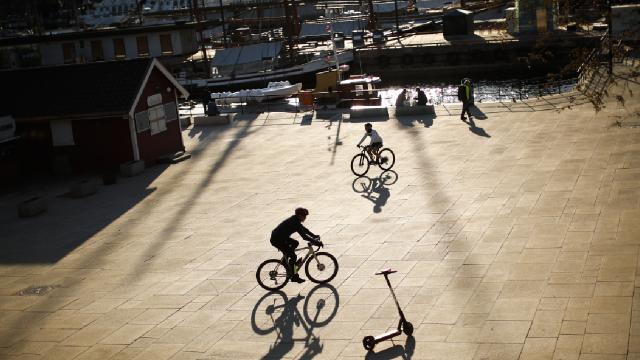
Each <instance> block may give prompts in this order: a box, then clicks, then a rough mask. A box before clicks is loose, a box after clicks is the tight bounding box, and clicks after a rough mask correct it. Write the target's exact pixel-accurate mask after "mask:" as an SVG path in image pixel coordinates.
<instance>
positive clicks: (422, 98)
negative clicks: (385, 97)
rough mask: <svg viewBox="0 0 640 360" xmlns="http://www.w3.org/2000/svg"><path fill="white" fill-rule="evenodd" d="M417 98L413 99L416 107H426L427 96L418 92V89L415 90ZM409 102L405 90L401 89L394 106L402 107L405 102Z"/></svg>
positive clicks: (420, 91) (422, 92)
mask: <svg viewBox="0 0 640 360" xmlns="http://www.w3.org/2000/svg"><path fill="white" fill-rule="evenodd" d="M416 93H417V96H416V97H415V100H416V105H418V106H424V105H427V101H428V100H427V94H425V93H424V91H422V90H420V88H416ZM407 100H409V99H407V89H402V91H401V92H400V95H398V97H397V98H396V106H404V105H405V102H406V101H407Z"/></svg>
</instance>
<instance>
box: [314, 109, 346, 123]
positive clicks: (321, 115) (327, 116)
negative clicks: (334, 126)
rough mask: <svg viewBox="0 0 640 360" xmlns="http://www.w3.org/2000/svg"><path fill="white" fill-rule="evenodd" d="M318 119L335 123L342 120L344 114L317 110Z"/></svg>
mask: <svg viewBox="0 0 640 360" xmlns="http://www.w3.org/2000/svg"><path fill="white" fill-rule="evenodd" d="M315 114H316V119H318V120H329V121H334V120H337V119H340V118H341V117H342V115H343V114H344V112H342V111H340V110H316V111H315Z"/></svg>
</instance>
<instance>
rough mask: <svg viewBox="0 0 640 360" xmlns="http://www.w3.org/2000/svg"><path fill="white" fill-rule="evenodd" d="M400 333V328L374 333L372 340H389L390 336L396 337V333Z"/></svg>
mask: <svg viewBox="0 0 640 360" xmlns="http://www.w3.org/2000/svg"><path fill="white" fill-rule="evenodd" d="M400 334H402V331H400V330H391V331H387V332H386V333H384V334H380V335H376V336H374V337H373V338H374V340H375V342H376V343H378V342H381V341H385V340H389V339H391V338H392V337H396V336H398V335H400Z"/></svg>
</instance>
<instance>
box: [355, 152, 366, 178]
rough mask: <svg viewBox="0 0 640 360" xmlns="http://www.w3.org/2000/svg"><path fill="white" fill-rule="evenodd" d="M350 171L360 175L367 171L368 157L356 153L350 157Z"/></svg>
mask: <svg viewBox="0 0 640 360" xmlns="http://www.w3.org/2000/svg"><path fill="white" fill-rule="evenodd" d="M351 171H353V173H354V174H356V175H357V176H362V175H364V174H366V173H367V171H369V159H368V158H367V157H366V156H365V155H364V154H358V155H356V156H354V157H353V159H351Z"/></svg>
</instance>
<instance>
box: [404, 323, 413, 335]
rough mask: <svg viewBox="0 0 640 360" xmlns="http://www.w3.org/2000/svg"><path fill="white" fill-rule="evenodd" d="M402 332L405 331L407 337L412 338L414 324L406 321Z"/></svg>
mask: <svg viewBox="0 0 640 360" xmlns="http://www.w3.org/2000/svg"><path fill="white" fill-rule="evenodd" d="M402 331H404V334H405V335H407V336H411V334H413V324H411V323H410V322H408V321H405V322H403V323H402Z"/></svg>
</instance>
